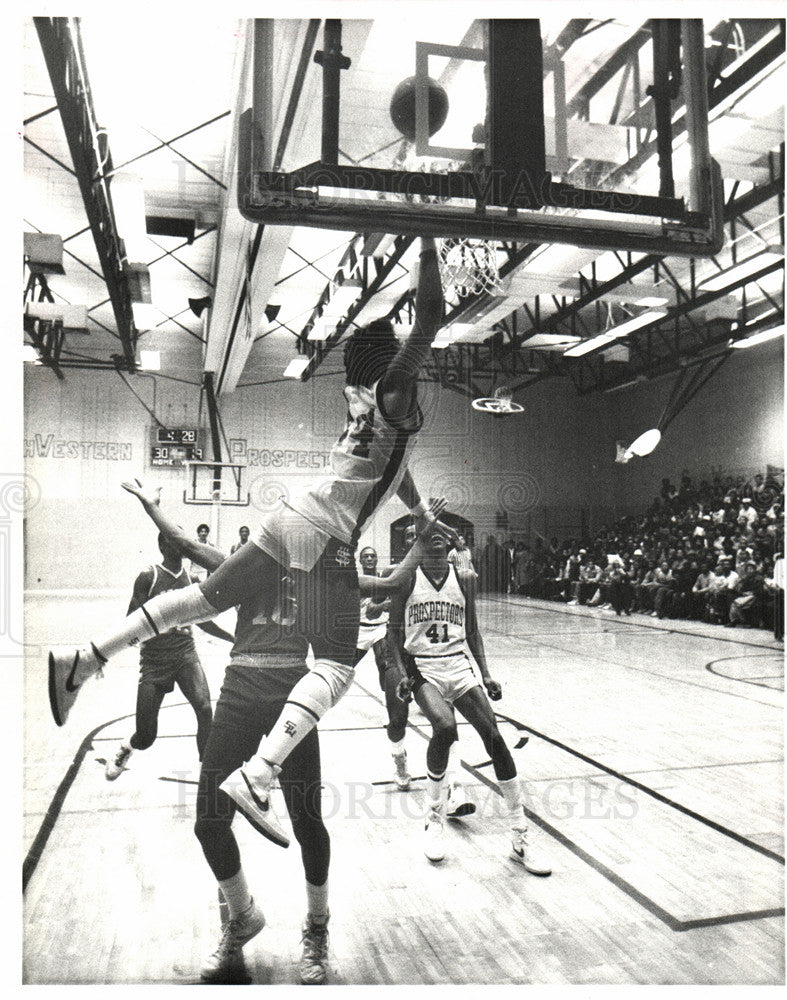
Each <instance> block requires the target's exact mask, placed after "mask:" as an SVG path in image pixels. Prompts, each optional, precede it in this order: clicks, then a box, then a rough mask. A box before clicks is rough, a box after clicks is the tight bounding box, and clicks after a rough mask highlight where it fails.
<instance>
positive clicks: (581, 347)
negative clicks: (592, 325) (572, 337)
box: [563, 333, 617, 358]
mask: <svg viewBox="0 0 787 1000" xmlns="http://www.w3.org/2000/svg"><path fill="white" fill-rule="evenodd" d="M616 339H617V335H616V334H614V333H602V334H600V335H599V336H598V337H591V338H590V340H583V341H582V343H581V344H577V345H576V346H574V347H569V349H568V350H567V351H563V357H564V358H580V357H582V355H583V354H589V353H590V352H591V351H595V350H596V349H597V348H599V347H603V345H604V344H611V343H612V341H613V340H616Z"/></svg>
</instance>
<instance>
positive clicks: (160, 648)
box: [140, 564, 196, 660]
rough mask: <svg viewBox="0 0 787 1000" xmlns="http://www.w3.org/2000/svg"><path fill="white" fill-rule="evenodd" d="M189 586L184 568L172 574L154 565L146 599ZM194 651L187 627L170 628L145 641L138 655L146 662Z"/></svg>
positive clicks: (189, 630) (189, 582) (159, 565)
mask: <svg viewBox="0 0 787 1000" xmlns="http://www.w3.org/2000/svg"><path fill="white" fill-rule="evenodd" d="M189 586H191V579H190V578H189V574H188V573H187V572H186V567H185V566H183V567H181V570H180V572H179V573H172V572H171V571H170V570H168V569H167V568H166V567H165V566H162V565H161V564H156V565H155V566H153V582H152V583H151V585H150V589H149V591H148V599H150V598H151V597H158V595H159V594H164V593H166V592H167V591H168V590H181V589H182V588H183V587H189ZM195 651H196V650H195V646H194V638H193V636H192V634H191V628H190V627H189V626H188V625H185V626H180V627H179V628H171V629H170V630H169V631H168V632H162V633H161V635H155V636H153V638H152V639H148V640H146V641H145V642H143V643H142V645H141V646H140V655H141V656H142V658H143V659H146V660H153V659H156V660H159V659H161V658H162V657H165V658H167V659H171V658H172V656H173V655H175V656H177V655H179V654H181V653H186V652H189V653H192V652H195Z"/></svg>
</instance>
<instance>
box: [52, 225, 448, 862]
mask: <svg viewBox="0 0 787 1000" xmlns="http://www.w3.org/2000/svg"><path fill="white" fill-rule="evenodd" d="M421 243H422V247H421V260H420V267H419V281H418V291H417V294H416V302H415V323H414V325H413V329H412V330H411V332H410V334H409V336H408V337H407V339H406V340H405V341H404V342H403V343H402V344H400V343H399V342H398V341H397V339H396V337H395V335H394V331H393V327H392V326H391V324H390V323H389V322H387V321H382V322H379V321H378V322H375V323H372V324H370V326H369V327H367V328H365V329H363V330H358V331H357V332H356V333H355V334H354V335H353V337H351V338H350V340H349V341H348V342H347V345H346V347H345V352H344V360H345V368H346V377H347V385H346V387H345V390H344V394H345V398H346V400H347V405H348V413H347V423H346V426H345V429H344V432H343V434H342V435H341V437H340V438H339V440H338V441H337V442H336V443H335V444H334V446H333V448H332V449H331V458H330V463H331V472H330V473H329V474H328V475H326V476H324V477H323V478H322V479H320V480H318V481H317V482H314V483H312V484H311V485H310V486H308V487H304V488H302V489H301V490H300V491H298V492H296V493H295V494H294V495H293V496H292V497H291V498H290V499H289V500H288V501H287V502H284V501H282V503H281V504H280V505H279V507H278V508H277V509H276V510H275V511H274V512H273V513H272V514H271V515H270V516H268V517H267V518H266V519H265V520H264V522H263V523H262V525H261V526H260V528H259V530H258V531H257V532H256V533H255V534H254V535H253V536H252V537H251V539H250V541H251V542H252V543H253V544H248V545H244V546H243V547H242V548H240V549H238V550H237V552H235V553H233V554H232V555H231V556H230V557H229V558H228V559H227V560H225V562H223V563H222V564H221V566H219V568H218V569H217V570H216V571H215V573H213V574H211V575H210V576H209V577H208V578H207V580H205V581H203V582H202V583H201V584H199V585H194V586H192V587H188V588H186V589H185V590H182V591H175V592H172V593H171V594H164V595H162V596H161V597H158V598H154V599H153V600H151V601H149V602H148V603H146V604H144V605H143V606H142V607H141V608H140V609H139V610H138V611H136V612H134V613H133V614H132V615H130V616H129V617H128V618H127V619H126V620H125V622H124V623H123V625H122V626H121V627H120V628H115V629H113V630H111V631H110V632H109V633H108V634H106V635H104V636H100V637H99V638H97V639H96V640H94V641H93V642H91V643H89V644H88V645H87V646H85V647H83V648H81V649H79V650H78V651H77V652H76V653H74V652H71V653H69V654H66V655H58V654H55V653H50V655H49V693H50V703H51V707H52V713H53V715H54V717H55V721H56V722H58V724H60V725H62V723H63V722H64V721H65V718H66V716H67V714H68V711H69V709H70V707H71V704H73V701H74V699H75V698H76V696H77V694H78V691H79V689H80V687H81V685H82V683H83V682H84V681H85V680H86V679H87V678H89V677H90V676H92V675H93V674H95V673H96V672H98V670H99V669H100V667H101V666H102V664H103V663H105V662H106V661H107V659H109V657H111V656H113V655H115V654H116V653H118V652H119V651H120V650H122V649H125V648H127V647H128V646H129V645H133V644H135V643H137V642H141V641H144V640H146V639H149V638H150V637H151V636H153V635H158V634H159V633H160V632H161V631H165V630H167V629H170V628H173V627H174V626H177V625H185V624H190V623H192V622H199V621H208V620H210V619H212V618H215V616H216V615H217V614H219V613H220V612H222V611H225V610H226V609H228V608H230V607H233V606H235V605H238V604H240V603H241V602H242V601H243V600H244V599H245V598H246V597H247V596H248V594H249V592H250V591H253V590H257V591H258V592H259V593H260V594H261V595H262V596H263V597H264V596H265V594H266V593H267V592H268V591H269V590H271V589H272V588H275V586H277V585H278V580H279V579H280V578H281V575H282V573H283V572H285V573H286V572H289V573H290V574H291V576H292V578H293V580H294V584H295V588H296V599H297V603H298V625H297V627H298V629H299V631H300V632H302V633H303V634H304V635H305V636H306V637H307V639H308V640H309V642H310V643H311V646H312V650H313V652H314V659H315V663H314V667H313V669H312V670H311V671H310V672H309V673H308V674H307V675H306V676H305V677H303V678H302V679H301V680H300V681H299V682H298V683H297V684H296V685H295V687H294V688H293V690H292V692H291V694H290V698H289V699H288V701H287V703H286V705H285V709H284V711H283V712H282V714H281V716H280V717H279V719H278V720H277V722H276V723H275V724H274V725H273V727H272V729H271V731H270V732H269V734H268V736H267V737H265V739H264V740H263V741H262V743H261V744H260V748H259V754H258V755H256V756H255V757H253V758H252V760H251V761H250V762H249V763H248V764H247V765H245V766H244V767H241V768H238V770H237V771H236V772H233V774H231V775H230V776H229V777H228V778H227V780H226V781H225V782H224V783H223V785H222V788H223V790H224V791H225V792H226V793H227V794H228V795H230V797H231V798H233V799H234V801H235V803H236V805H237V807H238V809H239V810H240V811H241V812H242V813H243V814H244V815H245V816H246V818H247V819H249V821H250V822H251V823H252V824H253V825H254V826H255V827H256V828H257V829H259V830H260V832H262V833H264V834H265V835H266V836H271V837H272V839H274V840H275V841H276V842H278V843H282V842H286V839H287V838H286V835H285V834H284V833H283V831H282V829H281V826H280V825H279V823H278V821H277V820H276V818H275V816H273V813H272V810H271V809H270V805H269V801H268V799H269V796H268V790H269V788H270V785H271V783H272V780H273V777H274V775H275V773H276V770H277V769H278V768H280V766H281V764H282V763H283V762H284V760H285V759H286V757H287V756H288V754H289V753H290V751H291V750H292V749H293V748H294V747H295V746H296V745H297V744H298V743H299V742H300V740H301V739H302V738H303V737H304V736H305V735H306V734H307V733H308V732H309V731H310V730H311V729H312V728H313V727H314V726H315V725H316V724H317V722H318V721H319V720H320V718H321V717H322V716H323V715H324V714H325V712H327V711H328V710H329V709H330V708H331V707H332V706H333V705H335V704H336V702H337V701H338V700H339V699H340V698H341V697H342V695H343V694H344V693H345V691H346V690H347V689H348V688H349V686H350V685H351V684H352V680H353V674H354V667H353V664H354V662H355V650H356V646H357V638H358V607H359V595H358V574H357V570H356V566H355V559H354V548H355V545H356V544H357V541H358V537H359V535H360V533H361V531H362V530H363V528H364V526H365V525H366V524H367V522H368V521H369V519H370V518H371V517H372V516H373V515H374V513H375V512H376V511H377V510H378V509H379V508H380V506H382V504H384V503H385V501H386V500H387V499H388V497H389V496H391V495H392V494H393V493H395V492H398V493H399V495H400V496H404V493H403V488H402V479H403V477H404V473H405V471H406V468H407V459H408V455H409V452H410V449H411V448H412V445H413V442H414V437H415V435H416V434H417V432H418V431H419V430H420V427H421V421H422V415H421V411H420V408H419V406H418V392H417V379H418V373H419V370H420V368H421V365H422V364H423V362H424V361H425V360H426V358H427V357H428V355H429V351H430V348H431V343H432V341H433V339H434V336H435V333H436V332H437V329H438V327H439V325H440V321H441V319H442V312H443V292H442V286H441V283H440V272H439V268H438V263H437V252H436V248H435V244H434V240H432V239H428V238H423V239H422V241H421ZM410 485H411V484H410ZM411 509H414V511H415V512H417V513H418V514H422V515H423V514H425V513H426V506H425V505H424V504H423V503H422V502H421V501H420V498H419V499H418V502H417V503H416V504H415V505H414V507H411Z"/></svg>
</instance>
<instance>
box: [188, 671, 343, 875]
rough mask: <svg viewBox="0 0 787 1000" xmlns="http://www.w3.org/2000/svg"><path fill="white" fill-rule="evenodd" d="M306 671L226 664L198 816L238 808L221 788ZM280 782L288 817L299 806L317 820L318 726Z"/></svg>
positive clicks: (223, 815) (221, 815)
mask: <svg viewBox="0 0 787 1000" xmlns="http://www.w3.org/2000/svg"><path fill="white" fill-rule="evenodd" d="M306 673H307V668H306V664H305V663H304V664H303V665H302V666H300V667H285V668H281V667H279V668H274V669H271V668H266V667H239V666H234V665H230V666H228V667H227V670H226V672H225V674H224V682H223V684H222V686H221V692H220V694H219V700H218V703H217V704H216V710H215V713H214V715H213V722H212V724H211V728H210V734H209V736H208V743H207V746H206V747H205V752H204V755H203V760H202V768H201V772H200V783H199V790H198V793H197V795H198V805H197V812H198V815H200V816H202V817H207V818H212V819H222V818H223V819H226V820H229V819H230V818H231V816H232V812H233V811H234V809H233V808H232V805H231V803H229V802H228V800H226V799H224V798H223V797H222V796H221V795H219V794H218V786H219V785H220V784H221V782H222V781H224V780H225V779H226V778H227V777H228V776H229V775H230V774H231V773H232V772H233V771H234V770H235V769H236V768H238V767H240V766H241V765H242V764H243V763H244V762H245V761H247V760H249V759H250V757H252V756H253V754H255V753H256V752H257V748H258V747H259V743H260V740H261V739H262V737H263V736H265V735H266V734H267V733H268V732H270V729H271V727H272V726H273V724H274V723H275V722H276V720H277V719H278V717H279V713H280V712H281V710H282V708H283V707H284V703H285V701H286V700H287V696H288V695H289V693H290V691H291V690H292V688H293V686H294V685H295V684H296V683H297V682H298V681H299V680H300V679H301V677H303V676H304V675H305V674H306ZM279 783H280V785H281V788H282V791H283V793H284V795H285V798H286V801H287V808H288V810H289V811H290V815H292V814H293V809H297V811H298V812H300V813H302V814H303V813H305V814H306V815H307V816H310V817H312V818H315V819H319V817H320V815H321V803H320V794H321V774H320V744H319V737H318V733H317V730H316V729H313V730H311V732H309V733H308V734H307V735H306V736H305V737H304V739H303V740H302V741H301V742H300V743H299V744H298V746H297V747H295V749H294V750H293V751H292V753H291V754H290V755H289V756H288V757H287V759H286V760H285V762H284V764H282V769H281V774H280V775H279ZM227 810H228V811H227ZM323 880H324V877H323Z"/></svg>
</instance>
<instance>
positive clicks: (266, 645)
mask: <svg viewBox="0 0 787 1000" xmlns="http://www.w3.org/2000/svg"><path fill="white" fill-rule="evenodd" d="M266 605H267V606H266ZM295 612H296V606H295V598H294V595H293V590H292V580H291V578H290V577H289V576H283V577H282V579H281V581H280V586H279V588H278V593H277V595H276V597H275V599H274V600H270V599H267V600H266V598H265V597H264V596H261V595H259V594H254V595H251V596H250V597H248V598H247V599H246V600H245V601H243V602H242V603H241V604H240V605H239V607H238V623H237V626H236V628H235V644H234V645H233V647H232V652H231V654H230V663H231V664H233V665H235V666H239V667H297V666H301V665H304V664H305V660H306V654H307V652H308V650H309V644H308V642H307V641H306V639H305V637H304V636H303V635H301V634H300V633H299V632H297V631H296V630H295V628H294V625H295Z"/></svg>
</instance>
